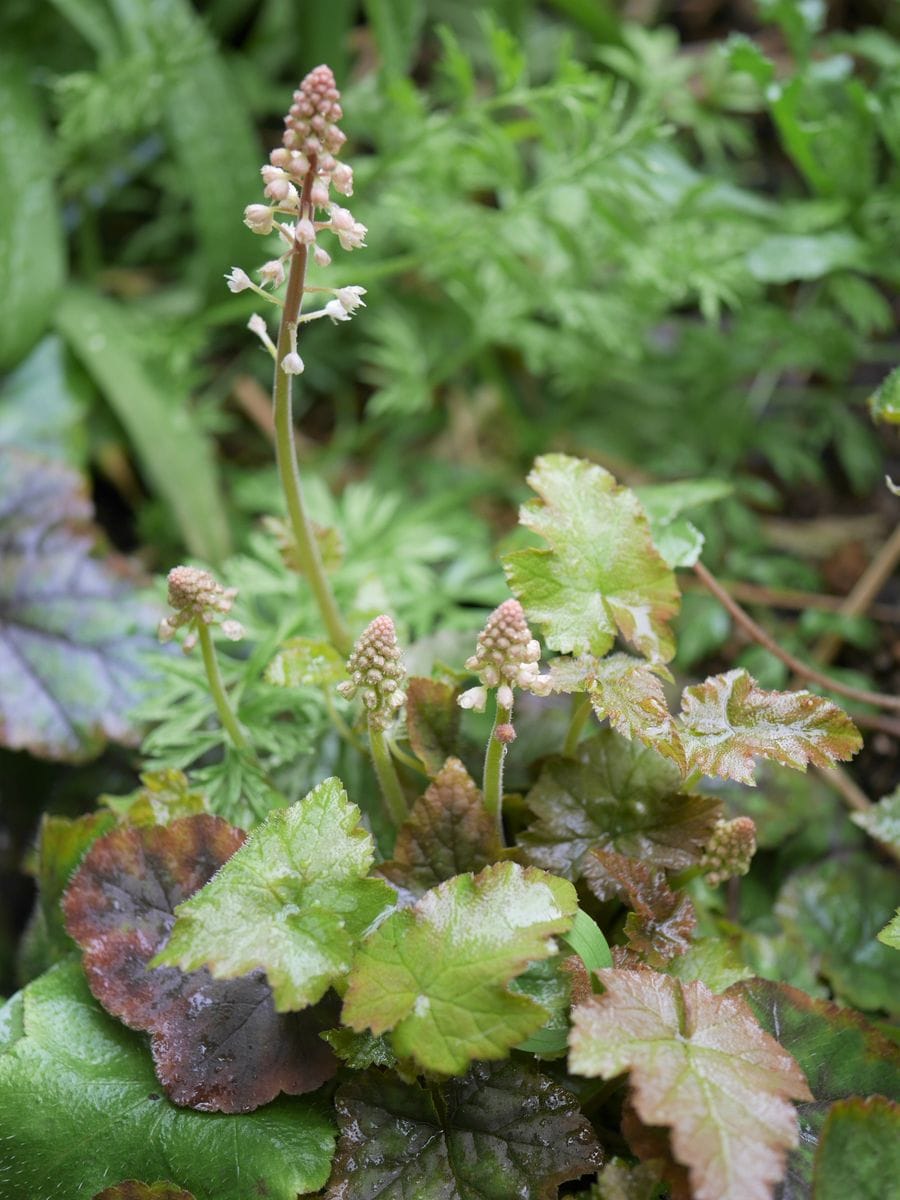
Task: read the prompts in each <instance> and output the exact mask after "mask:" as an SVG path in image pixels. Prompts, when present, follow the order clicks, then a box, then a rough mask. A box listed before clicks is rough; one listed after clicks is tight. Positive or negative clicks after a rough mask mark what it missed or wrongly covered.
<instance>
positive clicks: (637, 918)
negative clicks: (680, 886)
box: [584, 850, 697, 970]
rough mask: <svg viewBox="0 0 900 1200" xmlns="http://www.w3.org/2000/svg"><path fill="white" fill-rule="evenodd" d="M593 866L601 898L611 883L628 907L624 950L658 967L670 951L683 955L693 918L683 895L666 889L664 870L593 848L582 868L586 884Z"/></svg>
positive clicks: (690, 904)
mask: <svg viewBox="0 0 900 1200" xmlns="http://www.w3.org/2000/svg"><path fill="white" fill-rule="evenodd" d="M597 868H599V877H598V891H600V893H601V895H602V897H603V898H606V897H607V896H608V893H609V888H610V887H614V888H615V890H616V894H617V895H618V896H619V898H620V899H621V900H623V901H624V902H625V904H627V905H628V907H629V908H630V909H631V910H632V911H631V912H630V913H629V914H628V917H627V919H626V921H625V936H626V937H627V938H628V948H629V950H631V951H632V952H633V953H634V954H636V955H639V956H640V957H641V959H643V961H644V962H646V963H648V964H649V965H650V966H651V967H655V968H656V969H658V970H659V969H661V968H662V967H663V966H664V965H665V964H666V963H667V962H669V961H670V959H672V958H674V957H675V956H676V955H678V954H684V952H685V951H686V950H687V948H688V946H689V945H690V944H691V935H692V934H693V932H694V930H695V928H696V926H697V917H696V914H695V913H694V906H693V904H692V903H691V901H690V899H689V897H687V896H686V895H685V894H684V893H683V892H673V891H672V889H671V888H670V887H669V885H668V883H667V882H666V873H665V871H660V870H654V868H653V867H651V866H649V865H648V864H647V863H643V862H639V861H638V860H637V859H634V858H626V857H625V856H624V855H622V854H616V853H615V852H614V851H611V850H594V851H592V852H591V854H590V855H588V858H587V860H586V862H585V869H584V875H585V879H586V880H587V882H588V885H589V886H590V885H591V882H592V875H593V873H594V872H595V871H596V870H597Z"/></svg>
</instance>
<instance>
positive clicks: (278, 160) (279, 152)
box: [269, 146, 291, 167]
mask: <svg viewBox="0 0 900 1200" xmlns="http://www.w3.org/2000/svg"><path fill="white" fill-rule="evenodd" d="M290 158H291V155H290V152H289V151H288V150H286V149H285V148H284V147H283V146H278V147H277V148H276V149H275V150H273V151H272V153H271V154H270V155H269V162H270V163H271V164H272V166H273V167H286V166H287V165H288V163H289V162H290Z"/></svg>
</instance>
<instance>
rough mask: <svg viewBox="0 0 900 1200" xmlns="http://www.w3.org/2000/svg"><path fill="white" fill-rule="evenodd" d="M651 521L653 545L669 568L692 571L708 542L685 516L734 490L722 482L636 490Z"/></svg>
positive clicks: (659, 485) (681, 483)
mask: <svg viewBox="0 0 900 1200" xmlns="http://www.w3.org/2000/svg"><path fill="white" fill-rule="evenodd" d="M634 490H635V495H636V496H637V498H638V499H639V500H640V502H641V504H642V505H643V506H644V512H645V513H646V514H647V517H648V519H649V521H650V532H651V534H652V536H653V544H654V545H655V546H656V548H657V550H658V551H659V552H660V554H661V555H662V556H663V558H664V559H665V560H666V562H667V563H668V564H669V566H670V567H692V566H693V565H694V563H695V562H696V561H697V560H698V559H699V557H700V552H701V551H702V549H703V543H704V541H705V539H704V537H703V534H702V533H701V532H700V530H699V529H698V528H697V527H696V525H694V524H693V522H691V521H689V520H688V519H687V517H685V516H684V513H685V512H687V511H689V510H690V509H692V508H700V507H702V506H703V505H706V504H710V503H712V501H714V500H721V499H723V497H725V496H730V495H731V493H732V492H733V491H734V488H733V487H732V486H731V485H730V484H728V483H725V482H724V481H723V480H720V479H682V480H680V481H679V482H678V483H653V484H648V485H647V486H645V487H639V488H635V489H634Z"/></svg>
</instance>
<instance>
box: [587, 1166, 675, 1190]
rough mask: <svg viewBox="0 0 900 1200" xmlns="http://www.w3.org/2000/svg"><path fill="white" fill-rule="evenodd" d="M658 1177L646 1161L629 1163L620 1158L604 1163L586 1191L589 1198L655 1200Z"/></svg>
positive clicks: (658, 1182)
mask: <svg viewBox="0 0 900 1200" xmlns="http://www.w3.org/2000/svg"><path fill="white" fill-rule="evenodd" d="M659 1184H660V1179H659V1176H658V1175H657V1173H656V1172H655V1171H654V1170H653V1168H652V1167H651V1166H650V1165H649V1164H648V1163H636V1164H635V1165H634V1166H631V1165H629V1164H628V1163H627V1162H625V1160H624V1159H622V1158H614V1159H613V1160H612V1162H609V1163H607V1164H606V1166H605V1167H603V1169H602V1170H601V1171H600V1174H599V1175H598V1177H597V1182H596V1183H595V1184H594V1186H593V1188H592V1190H591V1191H590V1192H589V1193H588V1196H589V1200H656V1197H657V1195H658V1194H659Z"/></svg>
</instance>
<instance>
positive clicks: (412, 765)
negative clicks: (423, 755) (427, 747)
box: [388, 738, 428, 779]
mask: <svg viewBox="0 0 900 1200" xmlns="http://www.w3.org/2000/svg"><path fill="white" fill-rule="evenodd" d="M388 747H389V749H390V752H391V754H393V756H394V758H396V760H397V762H402V763H403V765H404V766H405V767H409V769H410V770H411V771H415V772H416V774H418V775H424V776H425V778H426V779H427V778H428V772H427V771H426V770H425V768H424V767H423V766H422V764H421V763H420V762H419V760H418V759H417V758H413V756H412V755H411V754H407V753H406V751H405V750H401V749H400V747H399V746H398V745H397V743H396V742H395V741H394V739H393V738H391V739H390V741H389V742H388Z"/></svg>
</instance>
